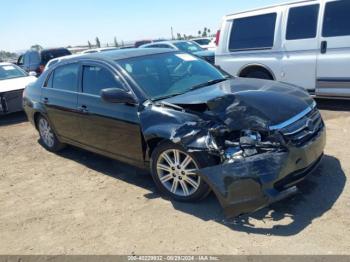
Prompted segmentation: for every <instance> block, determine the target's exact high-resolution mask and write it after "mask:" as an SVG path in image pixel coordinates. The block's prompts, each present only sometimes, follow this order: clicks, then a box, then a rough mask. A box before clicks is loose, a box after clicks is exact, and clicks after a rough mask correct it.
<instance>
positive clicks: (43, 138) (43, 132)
mask: <svg viewBox="0 0 350 262" xmlns="http://www.w3.org/2000/svg"><path fill="white" fill-rule="evenodd" d="M36 125H37V128H38V131H39V135H40V144H41V145H42V146H43V147H44V148H45V149H46V150H48V151H50V152H54V153H55V152H59V151H60V150H62V149H63V148H64V147H65V144H63V143H61V142H60V141H59V140H58V139H57V136H56V134H55V133H54V131H53V129H52V128H51V126H50V123H49V121H48V120H47V119H46V117H44V116H42V115H40V116H39V117H38V118H37V120H36Z"/></svg>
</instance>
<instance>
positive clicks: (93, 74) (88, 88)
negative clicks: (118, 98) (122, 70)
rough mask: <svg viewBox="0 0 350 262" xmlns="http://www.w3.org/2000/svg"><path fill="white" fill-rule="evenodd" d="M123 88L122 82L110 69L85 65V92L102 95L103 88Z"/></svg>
mask: <svg viewBox="0 0 350 262" xmlns="http://www.w3.org/2000/svg"><path fill="white" fill-rule="evenodd" d="M105 88H121V89H123V88H124V87H123V85H122V83H121V82H120V81H119V80H118V79H117V78H116V77H115V76H114V75H113V74H112V72H110V71H109V70H108V69H106V68H103V67H100V66H84V67H83V93H86V94H91V95H100V92H101V90H102V89H105Z"/></svg>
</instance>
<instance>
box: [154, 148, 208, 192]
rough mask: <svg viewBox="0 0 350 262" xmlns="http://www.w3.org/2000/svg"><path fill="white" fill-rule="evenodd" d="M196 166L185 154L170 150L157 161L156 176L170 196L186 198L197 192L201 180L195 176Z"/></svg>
mask: <svg viewBox="0 0 350 262" xmlns="http://www.w3.org/2000/svg"><path fill="white" fill-rule="evenodd" d="M196 170H198V166H197V164H196V162H195V161H194V160H193V158H192V157H191V156H190V155H188V154H187V153H185V152H182V151H180V150H177V149H171V150H167V151H165V152H163V153H162V154H161V155H160V156H159V158H158V161H157V175H158V177H159V180H160V182H161V183H162V184H163V186H164V187H165V188H166V189H167V190H168V191H169V192H171V193H172V194H174V195H176V196H181V197H188V196H191V195H193V194H194V193H196V192H197V190H198V188H199V185H200V182H201V178H200V177H199V176H198V175H197V174H195V171H196Z"/></svg>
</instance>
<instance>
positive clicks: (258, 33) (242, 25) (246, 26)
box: [229, 13, 277, 51]
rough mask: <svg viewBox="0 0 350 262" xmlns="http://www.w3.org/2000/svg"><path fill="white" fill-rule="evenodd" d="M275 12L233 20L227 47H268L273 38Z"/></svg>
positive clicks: (232, 48) (242, 48) (235, 48)
mask: <svg viewBox="0 0 350 262" xmlns="http://www.w3.org/2000/svg"><path fill="white" fill-rule="evenodd" d="M276 17H277V14H276V13H271V14H266V15H259V16H252V17H247V18H238V19H235V20H233V25H232V30H231V36H230V43H229V49H230V51H242V50H250V49H269V48H272V47H273V43H274V39H275V26H276Z"/></svg>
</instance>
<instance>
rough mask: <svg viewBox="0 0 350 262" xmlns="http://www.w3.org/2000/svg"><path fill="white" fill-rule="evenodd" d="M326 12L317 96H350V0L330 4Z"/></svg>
mask: <svg viewBox="0 0 350 262" xmlns="http://www.w3.org/2000/svg"><path fill="white" fill-rule="evenodd" d="M322 11H323V14H324V19H323V24H322V25H321V27H322V28H321V31H322V33H321V39H320V43H319V52H318V61H317V88H316V94H317V95H318V96H332V97H333V96H334V97H350V1H349V0H338V1H326V2H325V5H324V6H323V10H322Z"/></svg>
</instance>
